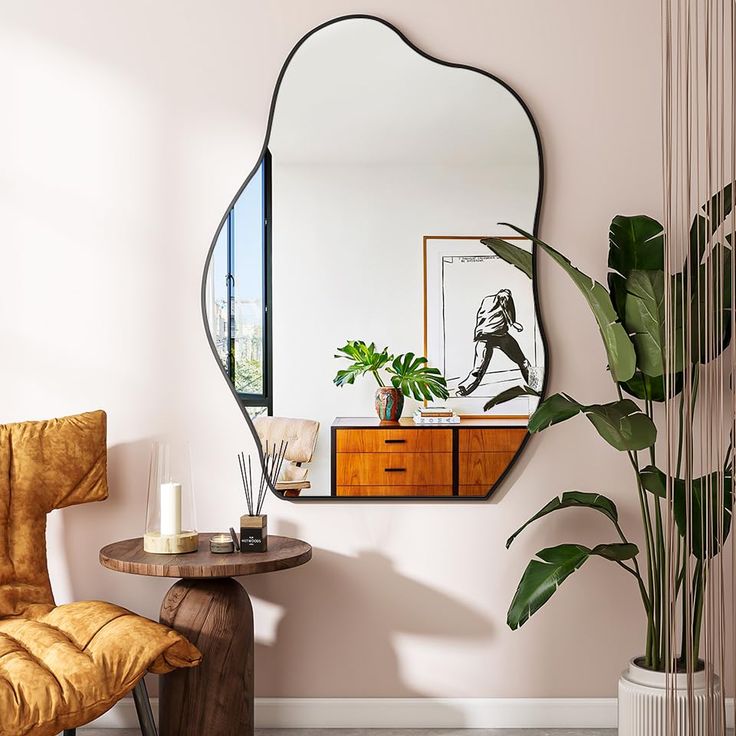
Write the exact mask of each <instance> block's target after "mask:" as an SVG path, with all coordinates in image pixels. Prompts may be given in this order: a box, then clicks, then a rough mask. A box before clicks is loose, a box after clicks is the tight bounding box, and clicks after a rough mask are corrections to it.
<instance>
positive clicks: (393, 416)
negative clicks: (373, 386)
mask: <svg viewBox="0 0 736 736" xmlns="http://www.w3.org/2000/svg"><path fill="white" fill-rule="evenodd" d="M403 408H404V394H402V393H401V391H400V390H399V389H398V388H393V387H392V386H382V387H381V388H379V389H378V390H377V391H376V413H377V414H378V418H379V419H380V420H381V421H382V422H398V421H399V417H400V416H401V412H402V410H403Z"/></svg>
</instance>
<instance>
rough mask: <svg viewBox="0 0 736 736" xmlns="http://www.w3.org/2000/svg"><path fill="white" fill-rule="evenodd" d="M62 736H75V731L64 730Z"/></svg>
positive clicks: (74, 729)
mask: <svg viewBox="0 0 736 736" xmlns="http://www.w3.org/2000/svg"><path fill="white" fill-rule="evenodd" d="M64 736H77V729H76V728H65V729H64Z"/></svg>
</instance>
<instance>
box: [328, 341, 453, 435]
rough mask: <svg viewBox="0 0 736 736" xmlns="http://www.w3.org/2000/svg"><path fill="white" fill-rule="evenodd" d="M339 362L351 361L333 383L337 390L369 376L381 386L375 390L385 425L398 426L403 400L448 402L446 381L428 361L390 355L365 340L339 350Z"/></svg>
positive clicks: (380, 417) (409, 355)
mask: <svg viewBox="0 0 736 736" xmlns="http://www.w3.org/2000/svg"><path fill="white" fill-rule="evenodd" d="M337 353H338V354H337V355H335V357H336V358H346V359H347V360H349V361H350V365H349V366H348V367H347V368H344V369H342V370H339V371H338V372H337V375H336V376H335V378H334V379H333V382H334V383H335V384H336V385H337V386H345V385H346V384H350V383H355V379H356V378H357V377H358V376H363V375H365V374H366V373H370V374H371V375H372V376H373V377H374V378H375V379H376V382H377V383H378V389H376V412H377V414H378V418H379V419H380V420H381V421H382V422H397V421H398V420H399V417H400V416H401V412H402V410H403V408H404V396H408V397H414V398H415V399H416V400H417V401H423V400H425V399H426V400H427V401H431V400H432V399H433V398H438V399H446V398H447V397H448V396H449V394H448V391H447V381H446V380H445V378H444V376H443V375H442V374H441V373H440V372H439V370H437V368H431V367H430V366H429V365H427V359H426V358H424V357H422V356H417V355H415V354H414V353H405V354H403V355H395V356H394V355H391V354H389V352H388V348H384V349H383V350H381V351H378V350H376V345H375V343H371V344H370V345H368V344H366V343H365V342H363V340H348V341H347V342H346V343H345V345H344V346H343V347H341V348H337ZM381 371H385V373H387V374H388V376H389V380H390V385H388V386H387V385H386V383H385V381H384V380H383V378H382V377H381Z"/></svg>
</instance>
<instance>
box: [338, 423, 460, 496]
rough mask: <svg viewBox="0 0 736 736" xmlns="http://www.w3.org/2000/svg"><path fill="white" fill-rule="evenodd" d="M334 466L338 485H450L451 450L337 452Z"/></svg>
mask: <svg viewBox="0 0 736 736" xmlns="http://www.w3.org/2000/svg"><path fill="white" fill-rule="evenodd" d="M373 431H378V430H373ZM434 431H436V430H432V431H431V432H430V434H432V433H434ZM335 465H336V479H335V481H336V482H335V485H336V486H337V487H339V486H388V485H391V486H448V485H449V486H452V452H437V453H426V452H424V453H422V452H417V453H412V452H406V453H400V452H391V453H385V452H361V453H357V452H338V453H337V457H336V461H335Z"/></svg>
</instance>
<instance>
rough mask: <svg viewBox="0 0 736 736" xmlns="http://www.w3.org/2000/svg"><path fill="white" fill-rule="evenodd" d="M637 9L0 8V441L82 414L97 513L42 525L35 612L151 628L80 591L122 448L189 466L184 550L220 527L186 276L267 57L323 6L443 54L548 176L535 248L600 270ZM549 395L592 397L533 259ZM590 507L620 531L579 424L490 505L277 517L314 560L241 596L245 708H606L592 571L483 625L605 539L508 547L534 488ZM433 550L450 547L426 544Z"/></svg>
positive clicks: (572, 522) (74, 4)
mask: <svg viewBox="0 0 736 736" xmlns="http://www.w3.org/2000/svg"><path fill="white" fill-rule="evenodd" d="M658 7H659V4H658V3H656V2H654V0H648V1H647V2H642V1H641V0H619V2H612V1H611V0H556V1H554V2H553V1H552V0H504V1H503V2H501V1H496V0H477V1H475V2H471V1H469V0H465V1H463V0H460V1H459V0H453V1H452V2H451V1H450V0H423V1H422V2H420V1H419V0H413V1H411V2H410V1H408V0H407V1H404V2H396V1H395V0H393V1H390V0H385V1H382V2H376V1H374V2H371V1H369V0H364V1H363V2H352V1H350V2H346V1H341V2H337V0H310V2H303V1H301V0H291V1H290V2H285V1H275V0H274V1H268V2H243V1H242V0H240V1H239V2H226V1H224V0H218V1H216V2H191V1H190V2H181V1H177V2H174V1H173V0H158V1H157V2H143V1H142V0H126V2H121V1H118V2H109V1H108V2H104V3H101V2H97V1H95V0H64V1H63V2H51V0H48V1H47V2H40V1H37V0H26V2H23V3H19V2H12V1H11V0H2V1H1V2H0V89H1V90H2V94H3V97H2V115H0V161H1V162H2V164H1V165H0V243H1V244H2V245H1V246H0V345H1V346H2V353H1V355H2V357H1V359H0V409H1V412H0V421H11V420H21V419H26V418H42V417H47V416H53V415H60V414H65V413H72V412H76V411H79V410H84V409H89V408H96V407H104V408H105V409H107V411H108V412H109V415H110V445H111V450H110V468H111V472H110V475H111V481H112V489H111V498H110V500H109V501H108V502H107V503H105V504H102V505H97V506H94V507H80V508H75V509H69V510H66V511H64V512H63V513H60V514H57V515H56V516H55V517H54V518H53V519H52V523H51V530H50V534H51V538H52V544H51V548H52V549H51V557H52V563H53V567H54V578H55V585H56V589H57V593H58V597H59V599H60V600H68V599H71V598H90V597H94V598H98V597H99V598H108V599H110V600H114V601H117V602H120V603H122V604H124V605H127V606H130V607H131V608H134V609H136V610H138V611H141V612H143V613H146V614H149V615H151V616H155V615H156V613H157V608H158V603H159V601H160V598H161V595H162V593H163V591H164V590H165V588H166V583H165V582H164V581H157V580H149V579H144V578H135V577H133V576H124V575H119V574H116V573H112V572H107V571H105V570H102V569H101V568H100V567H99V566H98V564H97V549H98V548H99V547H100V546H102V545H103V544H104V543H106V542H108V541H111V540H114V539H120V538H125V537H129V536H135V535H138V534H139V533H140V532H141V528H142V525H143V521H144V503H145V485H146V464H147V446H146V442H147V438H148V437H149V436H150V435H152V434H154V433H156V432H159V431H164V430H166V429H167V428H168V427H171V426H172V425H174V424H177V425H180V426H183V427H184V428H185V429H186V430H187V432H188V434H189V436H190V437H191V440H192V443H193V448H194V471H195V474H196V476H197V479H198V481H199V495H198V511H199V519H200V526H201V528H203V529H215V528H223V527H227V526H229V525H230V524H232V523H233V521H234V520H235V519H236V518H237V516H238V515H239V513H240V510H241V504H240V497H239V493H238V485H237V471H236V467H235V452H236V450H237V449H239V448H241V447H245V446H246V445H247V444H248V443H249V442H250V439H249V435H248V432H247V431H246V427H245V425H244V422H243V420H242V418H241V416H240V413H239V411H238V409H237V407H236V406H235V404H234V402H233V400H232V398H231V395H230V393H229V392H228V391H227V390H226V387H225V385H224V383H223V381H222V378H221V376H220V374H219V372H218V370H217V368H216V366H215V364H214V362H213V358H212V356H211V354H210V351H209V348H208V346H207V342H206V339H205V335H204V332H203V327H202V321H201V317H200V312H199V285H200V276H201V269H202V266H203V263H204V257H205V253H206V250H207V247H208V245H209V242H210V240H211V238H212V236H213V233H214V231H215V228H216V226H217V223H218V221H219V218H220V216H221V215H222V213H223V211H224V208H225V207H226V205H227V203H228V201H229V200H230V198H231V196H232V195H233V193H234V192H235V190H236V189H237V187H238V186H239V184H240V183H241V182H242V180H243V178H244V176H245V175H246V174H247V173H248V171H249V169H250V167H251V166H252V164H253V163H254V160H255V157H256V155H257V153H258V151H259V149H260V147H261V144H262V137H263V131H264V125H265V121H266V116H267V110H268V105H269V100H270V95H271V90H272V88H273V84H274V81H275V78H276V75H277V73H278V71H279V68H280V66H281V63H282V61H283V59H284V58H285V56H286V54H287V53H288V51H289V50H290V49H291V47H292V45H293V44H294V43H295V42H296V41H297V40H298V39H299V37H300V36H301V35H302V34H303V33H305V32H306V31H307V30H309V29H310V28H312V27H313V26H314V25H316V24H318V23H320V22H321V21H323V20H326V19H329V18H331V17H334V16H336V15H340V14H344V13H348V12H351V11H352V12H369V13H374V14H377V15H381V16H383V17H385V18H386V19H388V20H390V21H391V22H393V23H394V24H395V25H397V26H398V28H400V29H401V30H402V31H403V32H404V33H406V34H407V35H408V36H409V37H410V38H411V39H412V40H413V41H414V42H415V43H416V44H418V45H419V46H421V47H422V48H424V49H426V50H427V51H428V52H430V53H431V54H434V55H436V56H439V57H441V58H444V59H448V60H452V61H459V62H464V63H467V64H472V65H475V66H478V67H481V68H483V69H488V70H490V71H492V72H494V73H496V74H498V75H500V76H501V77H503V78H504V79H506V80H507V81H508V82H510V83H511V84H512V85H513V86H514V87H515V88H516V89H517V90H518V91H519V93H520V94H521V95H522V96H523V97H524V98H525V100H526V101H527V103H528V104H529V106H530V107H531V109H532V111H533V114H534V115H535V117H536V119H537V122H538V124H539V127H540V129H541V133H542V137H543V139H544V149H545V154H546V165H547V182H546V184H547V186H546V190H547V191H546V197H545V202H544V210H543V217H542V223H541V232H542V236H543V237H544V238H545V239H547V240H548V241H551V242H553V243H556V244H558V245H559V246H561V247H562V248H563V249H564V250H565V251H566V252H567V253H568V254H569V255H570V256H571V257H572V258H573V260H574V262H576V263H577V264H578V265H580V266H581V267H582V268H583V269H585V270H586V271H588V272H590V273H592V274H595V275H598V276H602V275H603V273H604V269H605V251H606V234H607V228H608V223H609V221H610V219H611V217H612V216H613V215H614V214H616V213H619V212H620V213H629V214H630V213H636V212H648V213H651V214H654V215H657V214H658V212H659V209H660V174H659V119H658V110H659V91H658V89H659V88H658V59H659V41H658ZM540 291H541V297H542V305H543V312H544V314H545V315H546V319H545V321H546V326H547V333H548V337H549V341H550V346H551V356H550V363H551V383H550V387H551V389H552V390H557V389H565V390H567V391H569V392H571V393H573V394H574V395H575V396H577V397H579V398H580V399H582V400H585V401H594V400H605V399H611V398H613V397H614V394H613V390H612V386H611V384H610V382H609V380H608V378H607V377H606V374H605V370H604V355H603V352H602V350H601V348H600V346H599V344H598V341H597V333H596V330H595V327H594V325H593V322H592V320H591V319H590V318H589V317H588V315H587V313H586V310H585V308H584V307H583V305H582V303H581V300H580V299H579V297H578V295H577V294H576V293H574V292H573V289H572V287H571V286H570V284H569V282H568V281H566V280H565V279H564V277H563V276H561V275H560V274H559V273H558V272H557V271H554V270H553V269H552V268H550V267H549V266H548V264H547V263H544V264H543V265H542V268H541V284H540ZM571 488H580V489H590V490H600V491H603V492H606V493H609V494H610V495H611V496H613V497H614V498H615V499H616V500H617V501H618V502H619V503H620V507H621V512H622V516H623V524H624V526H625V527H626V528H628V529H634V528H635V525H636V507H635V504H634V496H633V492H632V487H631V479H630V477H629V474H628V469H627V465H626V463H625V462H624V460H623V459H622V458H620V457H617V456H616V455H615V453H614V452H613V451H611V450H609V449H608V448H607V447H606V446H604V445H603V443H602V441H601V440H599V439H598V438H597V436H594V434H593V433H592V432H591V431H590V428H589V427H588V426H587V423H585V422H584V420H579V421H574V422H571V423H570V424H569V425H566V426H563V427H560V428H557V429H556V430H553V431H550V432H547V433H545V434H544V435H543V436H539V437H534V438H533V439H532V441H531V442H530V444H529V446H528V450H527V452H526V455H525V456H524V457H523V458H522V459H521V460H520V462H519V463H518V464H517V465H516V467H515V469H514V471H513V473H512V474H511V476H510V477H509V479H508V481H507V483H506V485H505V487H504V488H503V489H501V490H500V491H499V492H498V494H497V495H496V496H495V498H494V499H493V501H492V502H489V503H479V504H475V505H468V506H461V507H458V506H453V507H448V506H442V505H414V504H400V503H399V504H390V505H389V504H371V505H361V506H356V505H349V506H340V505H332V504H317V505H290V504H287V503H283V502H277V501H276V500H275V499H271V500H270V502H269V514H270V517H271V525H272V528H273V529H274V530H275V531H281V532H285V533H293V534H297V535H299V536H301V537H303V538H305V539H307V540H309V541H310V542H311V543H312V544H313V545H314V546H315V549H316V551H315V557H314V560H313V562H311V563H310V564H309V565H308V566H307V567H305V568H303V569H300V570H296V571H290V572H283V573H278V574H274V575H270V576H265V577H262V578H259V579H253V580H250V581H248V588H249V590H250V591H251V594H252V595H253V597H254V598H255V599H257V606H256V611H257V623H256V627H257V635H258V641H259V649H258V653H257V657H258V663H257V666H258V672H259V677H258V692H259V693H260V694H262V695H290V696H408V695H418V696H421V695H428V696H446V697H453V696H466V697H475V696H477V697H514V696H520V697H521V696H523V697H545V696H580V697H582V696H612V695H614V693H615V683H616V678H617V674H618V672H619V670H620V669H621V668H622V666H623V664H624V662H625V660H626V659H627V657H629V656H631V655H634V654H638V653H639V652H640V650H641V646H642V641H641V628H640V627H641V624H642V616H641V614H640V611H639V607H638V603H637V601H636V593H635V590H634V588H633V587H632V585H631V582H630V580H629V579H627V577H626V576H625V575H624V573H623V572H622V571H620V570H618V569H617V568H615V567H614V566H612V565H607V564H605V563H604V562H602V561H601V562H598V561H593V562H590V563H589V564H588V566H587V567H586V568H585V569H584V570H583V571H582V572H581V573H580V574H578V575H577V577H576V578H575V579H573V580H571V581H570V582H568V583H566V584H565V585H564V588H563V589H562V591H561V592H560V593H559V595H558V596H557V597H556V598H555V600H554V601H553V602H552V603H551V604H550V605H549V606H548V607H547V609H546V610H545V611H544V613H543V615H540V616H537V617H535V618H534V619H532V621H531V622H530V623H529V624H528V625H527V626H526V627H524V629H522V630H521V631H519V632H510V631H509V630H508V629H507V628H506V626H505V622H504V621H505V612H506V608H507V605H508V603H509V601H510V599H511V596H512V595H513V591H514V589H515V585H516V583H517V581H518V578H519V575H520V574H521V572H522V570H523V568H524V566H525V564H526V561H527V559H528V558H529V555H530V554H532V553H533V552H535V551H536V550H538V549H541V548H542V547H544V546H548V545H550V544H554V543H557V542H562V541H578V542H583V543H585V542H595V541H604V540H608V539H609V538H610V531H609V529H608V528H607V527H606V525H605V523H604V522H603V521H601V520H599V519H597V518H591V517H590V515H586V514H585V513H583V512H575V511H571V512H569V513H568V514H567V515H564V516H563V515H560V516H559V517H558V518H554V519H550V520H548V522H547V523H543V524H540V525H539V526H538V527H536V528H533V529H531V530H529V531H528V532H527V533H526V534H525V535H524V536H523V537H522V538H521V539H520V540H519V541H518V542H517V543H516V544H515V546H514V547H513V548H512V549H511V550H510V551H506V550H505V549H504V544H503V542H504V540H505V539H506V537H507V536H508V534H509V533H510V532H511V531H513V530H514V529H515V527H516V526H517V525H518V524H519V523H520V522H521V521H523V520H525V519H526V518H527V517H528V516H529V515H530V514H531V513H532V512H534V511H536V510H537V508H539V507H540V506H541V505H542V504H543V503H545V502H546V501H547V500H548V499H549V498H550V497H551V496H552V495H554V494H555V493H557V492H558V491H561V490H564V489H571ZM448 537H450V539H448Z"/></svg>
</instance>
